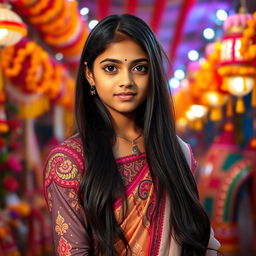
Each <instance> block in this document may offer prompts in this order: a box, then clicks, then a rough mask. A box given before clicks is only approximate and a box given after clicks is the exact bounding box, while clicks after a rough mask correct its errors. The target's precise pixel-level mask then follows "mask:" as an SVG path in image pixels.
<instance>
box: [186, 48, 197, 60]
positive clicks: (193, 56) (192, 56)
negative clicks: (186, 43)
mask: <svg viewBox="0 0 256 256" xmlns="http://www.w3.org/2000/svg"><path fill="white" fill-rule="evenodd" d="M188 58H189V59H190V60H191V61H196V60H198V58H199V53H198V52H197V51H196V50H191V51H189V52H188Z"/></svg>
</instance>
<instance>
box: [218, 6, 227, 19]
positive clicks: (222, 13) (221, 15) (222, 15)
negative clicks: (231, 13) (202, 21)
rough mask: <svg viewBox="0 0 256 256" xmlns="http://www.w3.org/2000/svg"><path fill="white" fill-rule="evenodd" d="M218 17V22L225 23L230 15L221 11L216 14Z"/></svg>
mask: <svg viewBox="0 0 256 256" xmlns="http://www.w3.org/2000/svg"><path fill="white" fill-rule="evenodd" d="M216 17H217V19H218V20H220V21H224V20H226V19H227V17H228V14H227V12H226V11H225V10H222V9H219V10H218V11H217V12H216Z"/></svg>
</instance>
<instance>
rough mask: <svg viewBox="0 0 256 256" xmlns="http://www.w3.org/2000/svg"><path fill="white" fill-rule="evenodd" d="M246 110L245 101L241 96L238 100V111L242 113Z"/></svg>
mask: <svg viewBox="0 0 256 256" xmlns="http://www.w3.org/2000/svg"><path fill="white" fill-rule="evenodd" d="M244 111H245V106H244V101H243V99H242V97H239V98H238V99H237V102H236V113H239V114H242V113H244Z"/></svg>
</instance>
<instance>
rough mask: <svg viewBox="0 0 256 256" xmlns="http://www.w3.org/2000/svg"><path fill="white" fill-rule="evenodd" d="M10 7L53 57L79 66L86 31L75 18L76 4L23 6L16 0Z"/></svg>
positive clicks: (63, 0) (58, 2)
mask: <svg viewBox="0 0 256 256" xmlns="http://www.w3.org/2000/svg"><path fill="white" fill-rule="evenodd" d="M13 5H14V7H15V8H16V10H17V12H19V13H20V14H21V15H24V16H26V17H27V19H28V21H29V22H30V23H31V24H32V25H34V26H35V27H36V29H37V30H38V31H39V32H40V33H41V36H42V38H43V40H44V41H45V42H46V43H47V44H49V45H50V46H51V47H53V49H54V50H55V52H56V53H61V54H63V57H64V59H63V60H64V61H66V62H67V63H69V64H71V65H75V66H76V65H77V64H78V63H79V58H80V54H81V51H82V48H83V44H84V41H85V39H86V37H87V35H88V28H87V25H86V23H85V21H84V20H83V19H82V17H81V16H80V14H79V11H78V6H77V2H76V1H67V0H54V1H47V0H39V1H30V2H28V3H27V2H26V1H22V0H17V1H15V2H13Z"/></svg>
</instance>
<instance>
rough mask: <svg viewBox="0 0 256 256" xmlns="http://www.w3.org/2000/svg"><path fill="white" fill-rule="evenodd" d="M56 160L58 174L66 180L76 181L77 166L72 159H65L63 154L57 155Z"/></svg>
mask: <svg viewBox="0 0 256 256" xmlns="http://www.w3.org/2000/svg"><path fill="white" fill-rule="evenodd" d="M54 160H55V161H56V162H57V163H56V165H57V167H58V168H56V174H57V175H58V176H59V177H60V178H61V179H64V180H70V179H74V178H75V177H76V176H77V174H78V169H77V166H76V165H75V164H74V163H72V162H71V160H70V159H67V158H65V155H64V154H62V153H59V154H56V155H55V158H54Z"/></svg>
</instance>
